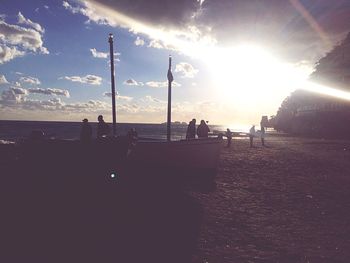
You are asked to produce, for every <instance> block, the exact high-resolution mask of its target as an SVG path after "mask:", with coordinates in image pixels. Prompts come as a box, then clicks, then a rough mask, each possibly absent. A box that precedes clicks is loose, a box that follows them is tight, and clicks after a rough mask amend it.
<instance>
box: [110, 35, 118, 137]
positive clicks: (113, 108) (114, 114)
mask: <svg viewBox="0 0 350 263" xmlns="http://www.w3.org/2000/svg"><path fill="white" fill-rule="evenodd" d="M108 42H109V54H110V55H109V56H110V59H111V85H112V114H113V136H115V135H116V122H117V113H116V105H115V80H114V52H113V34H112V33H110V34H109V38H108Z"/></svg>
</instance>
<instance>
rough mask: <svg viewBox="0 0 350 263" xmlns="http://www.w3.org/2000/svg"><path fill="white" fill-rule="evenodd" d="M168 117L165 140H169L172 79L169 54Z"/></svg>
mask: <svg viewBox="0 0 350 263" xmlns="http://www.w3.org/2000/svg"><path fill="white" fill-rule="evenodd" d="M167 77H168V118H167V140H168V141H170V140H171V82H172V81H173V80H174V77H173V74H172V73H171V56H169V68H168V74H167Z"/></svg>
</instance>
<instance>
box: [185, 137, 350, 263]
mask: <svg viewBox="0 0 350 263" xmlns="http://www.w3.org/2000/svg"><path fill="white" fill-rule="evenodd" d="M254 143H255V147H254V148H249V141H248V140H234V141H233V143H232V146H231V148H230V149H229V148H224V145H223V148H222V152H221V158H220V166H219V169H218V174H217V178H216V182H217V189H216V191H215V192H213V193H210V194H201V193H193V194H192V195H193V196H194V197H195V199H197V200H198V201H199V202H200V204H201V205H202V207H203V210H204V212H203V219H202V225H201V229H200V235H199V239H198V246H197V250H196V252H195V253H194V254H195V255H194V256H193V259H192V262H291V263H292V262H317V263H322V262H344V263H345V262H349V258H350V141H341V140H322V139H302V138H293V137H268V138H267V139H266V145H267V147H262V146H261V143H260V140H255V142H254ZM223 144H225V142H224V143H223Z"/></svg>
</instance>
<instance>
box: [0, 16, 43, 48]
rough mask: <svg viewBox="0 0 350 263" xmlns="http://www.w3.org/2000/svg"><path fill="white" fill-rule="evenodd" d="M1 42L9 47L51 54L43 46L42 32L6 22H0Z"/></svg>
mask: <svg viewBox="0 0 350 263" xmlns="http://www.w3.org/2000/svg"><path fill="white" fill-rule="evenodd" d="M0 41H1V42H3V43H5V44H8V45H16V46H20V47H22V48H23V49H25V50H30V51H33V52H39V53H42V54H48V53H49V52H48V50H47V49H46V48H45V47H44V46H43V40H42V35H41V34H40V32H38V31H36V30H34V29H31V28H25V27H20V26H17V25H10V24H7V23H6V22H4V21H0Z"/></svg>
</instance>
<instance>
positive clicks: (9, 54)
mask: <svg viewBox="0 0 350 263" xmlns="http://www.w3.org/2000/svg"><path fill="white" fill-rule="evenodd" d="M24 55H25V52H24V51H20V50H18V49H17V47H8V46H5V45H1V44H0V64H3V63H5V62H8V61H10V60H12V59H14V58H16V57H21V56H24Z"/></svg>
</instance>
